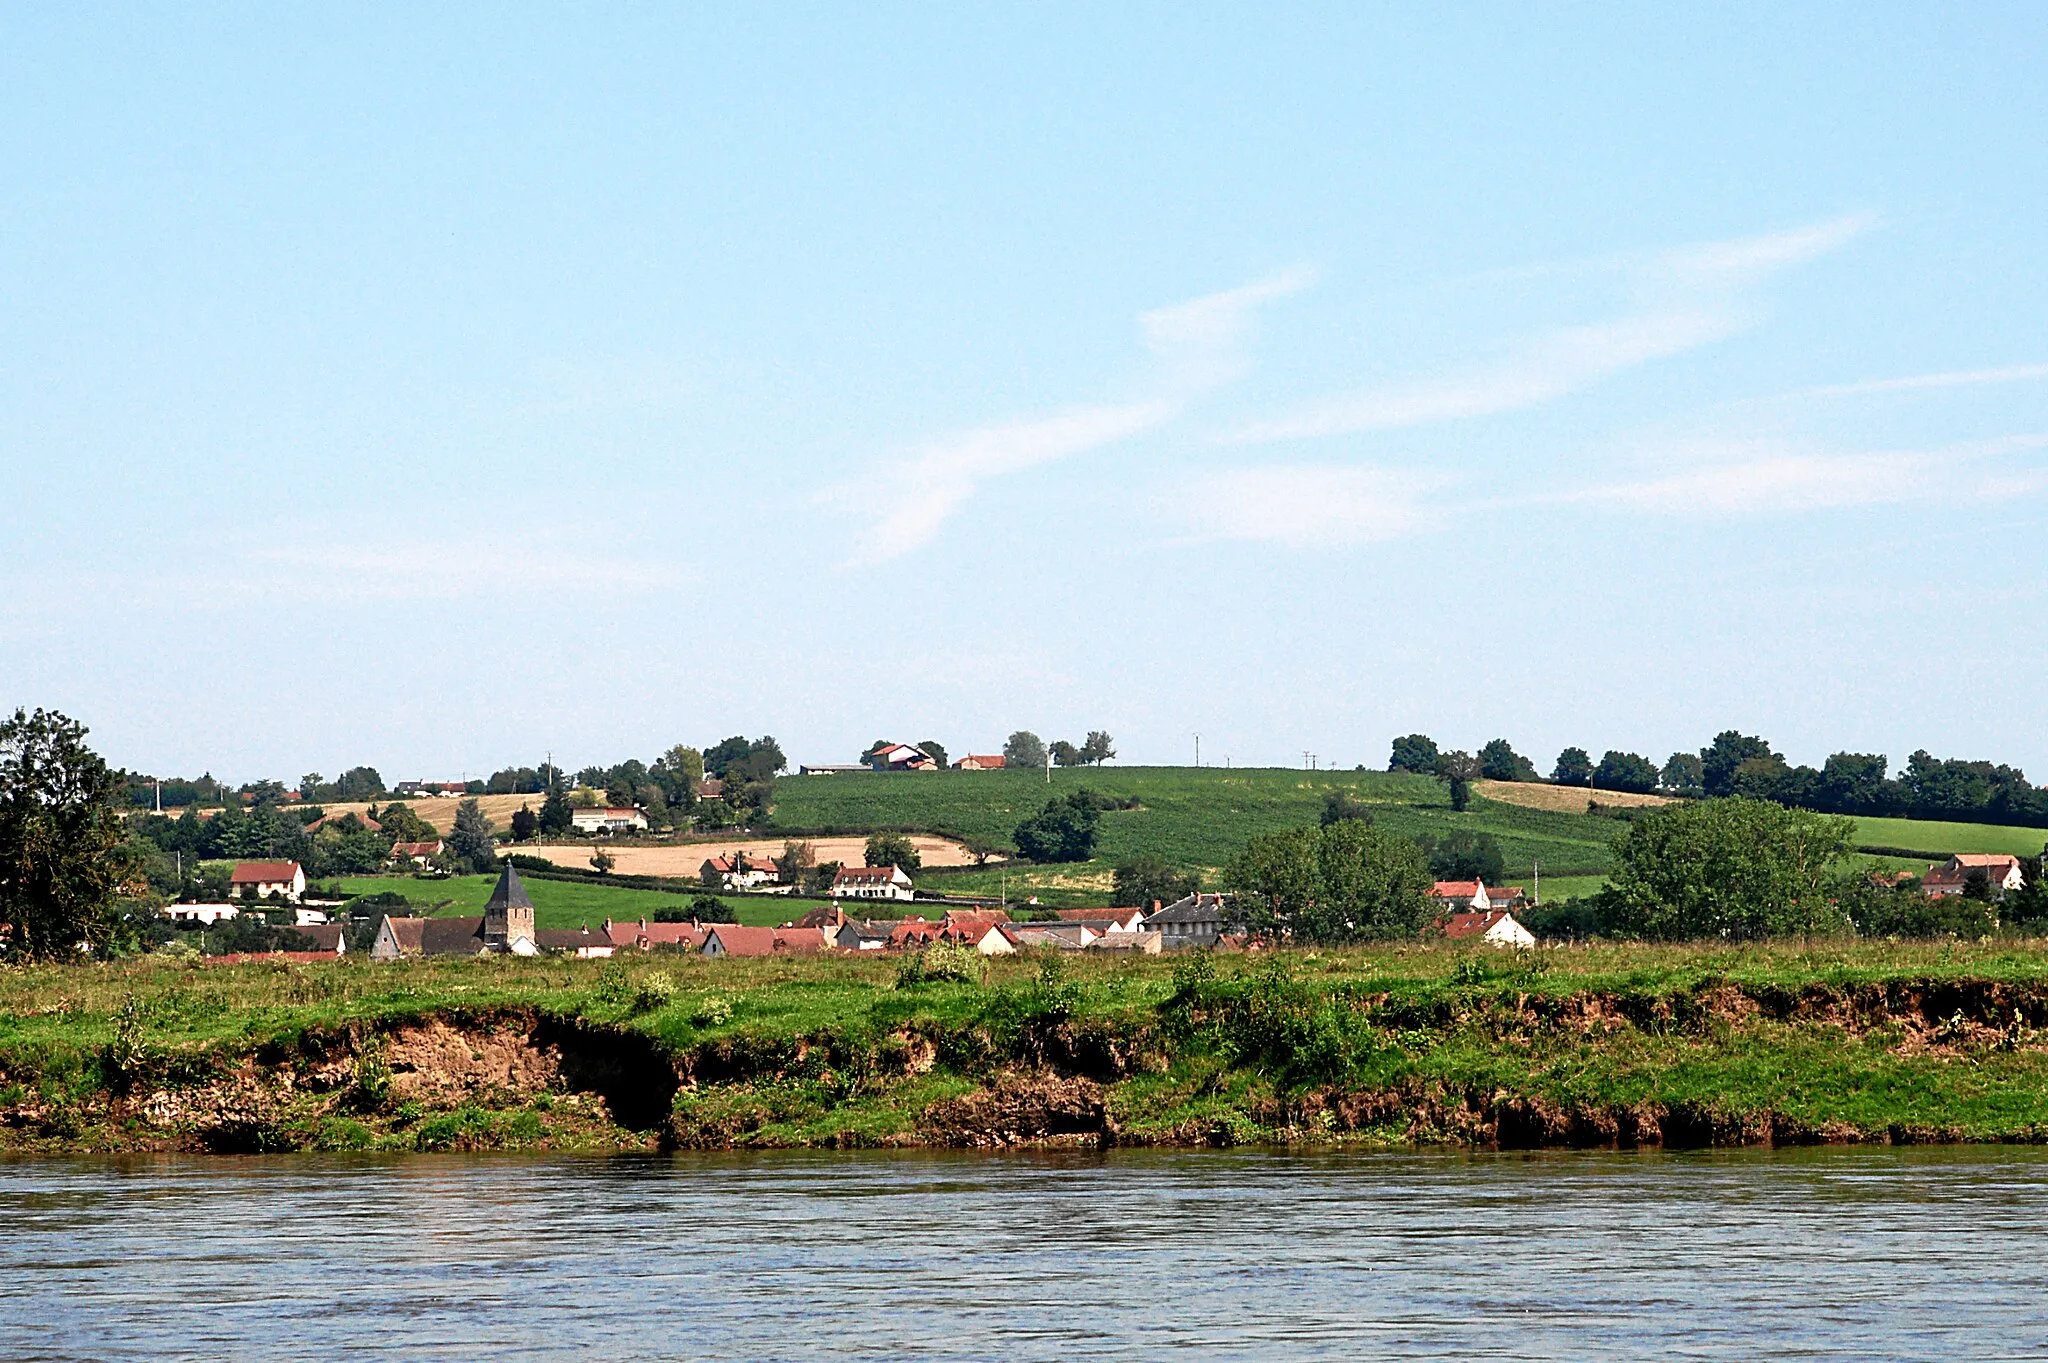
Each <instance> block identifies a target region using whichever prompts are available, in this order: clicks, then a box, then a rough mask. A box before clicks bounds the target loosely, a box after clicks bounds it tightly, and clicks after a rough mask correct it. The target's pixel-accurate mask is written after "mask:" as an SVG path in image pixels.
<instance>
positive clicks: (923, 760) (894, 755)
mask: <svg viewBox="0 0 2048 1363" xmlns="http://www.w3.org/2000/svg"><path fill="white" fill-rule="evenodd" d="M866 761H867V764H868V766H869V767H870V768H872V769H873V770H875V771H937V770H938V769H939V764H938V763H937V762H935V761H933V760H932V755H931V754H930V753H928V752H926V751H925V750H924V749H923V748H913V747H911V746H910V745H909V744H908V743H884V744H883V745H882V746H881V747H879V748H876V749H875V750H874V751H873V752H871V753H869V754H868V755H867V758H866Z"/></svg>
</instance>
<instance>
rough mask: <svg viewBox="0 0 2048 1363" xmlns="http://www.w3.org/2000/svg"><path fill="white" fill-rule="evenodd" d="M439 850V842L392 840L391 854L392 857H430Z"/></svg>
mask: <svg viewBox="0 0 2048 1363" xmlns="http://www.w3.org/2000/svg"><path fill="white" fill-rule="evenodd" d="M440 850H441V844H440V843H439V842H394V843H392V844H391V855H392V856H394V857H431V856H433V855H434V854H435V853H437V852H439V851H440Z"/></svg>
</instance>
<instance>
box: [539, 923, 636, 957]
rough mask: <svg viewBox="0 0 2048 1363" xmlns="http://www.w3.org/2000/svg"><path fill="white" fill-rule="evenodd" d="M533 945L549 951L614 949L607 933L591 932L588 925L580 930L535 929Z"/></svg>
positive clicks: (613, 944) (613, 943)
mask: <svg viewBox="0 0 2048 1363" xmlns="http://www.w3.org/2000/svg"><path fill="white" fill-rule="evenodd" d="M533 944H534V945H535V946H537V947H544V948H546V949H547V950H549V951H574V950H576V949H577V948H579V947H614V946H617V945H618V943H616V942H614V941H612V939H611V936H610V935H609V934H608V933H602V932H592V931H591V930H590V927H589V925H588V924H586V925H584V926H583V927H580V928H537V929H535V931H534V934H533Z"/></svg>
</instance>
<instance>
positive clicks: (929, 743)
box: [917, 738, 948, 767]
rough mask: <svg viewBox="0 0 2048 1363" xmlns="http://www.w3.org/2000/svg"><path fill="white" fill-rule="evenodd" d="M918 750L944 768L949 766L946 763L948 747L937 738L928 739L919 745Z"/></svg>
mask: <svg viewBox="0 0 2048 1363" xmlns="http://www.w3.org/2000/svg"><path fill="white" fill-rule="evenodd" d="M917 750H918V751H919V752H921V753H923V754H924V755H925V756H926V757H929V758H931V760H932V761H934V762H936V763H938V764H939V765H940V766H942V767H943V766H947V765H948V763H947V761H946V745H945V744H943V743H941V742H939V740H937V739H936V738H927V739H926V740H925V741H924V742H922V743H920V744H918V745H917Z"/></svg>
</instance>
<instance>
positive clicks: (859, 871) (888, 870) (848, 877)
mask: <svg viewBox="0 0 2048 1363" xmlns="http://www.w3.org/2000/svg"><path fill="white" fill-rule="evenodd" d="M900 875H903V872H902V871H900V870H898V869H897V868H896V867H894V866H842V867H840V868H839V874H838V875H836V876H834V877H832V883H833V884H835V885H837V884H838V883H840V882H841V881H871V880H872V881H889V880H894V879H896V877H898V876H900ZM904 878H905V879H908V878H909V877H907V876H905V877H904Z"/></svg>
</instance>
